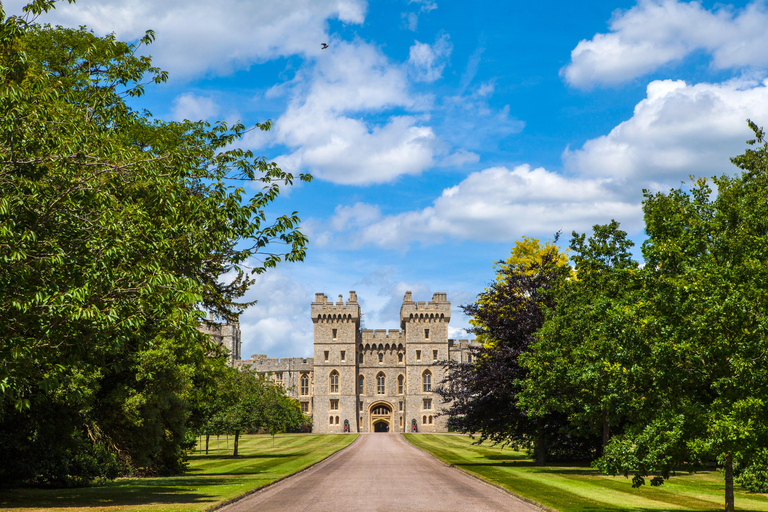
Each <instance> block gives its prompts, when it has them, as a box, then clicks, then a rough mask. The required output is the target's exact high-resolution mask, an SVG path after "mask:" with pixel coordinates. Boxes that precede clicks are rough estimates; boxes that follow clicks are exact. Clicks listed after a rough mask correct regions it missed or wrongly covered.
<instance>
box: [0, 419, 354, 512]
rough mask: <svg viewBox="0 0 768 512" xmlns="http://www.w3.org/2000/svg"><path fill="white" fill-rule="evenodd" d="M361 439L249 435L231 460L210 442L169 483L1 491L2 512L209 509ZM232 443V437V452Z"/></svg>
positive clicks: (131, 481)
mask: <svg viewBox="0 0 768 512" xmlns="http://www.w3.org/2000/svg"><path fill="white" fill-rule="evenodd" d="M356 437H357V435H355V434H349V435H332V434H299V435H285V436H277V437H275V447H274V448H272V437H270V436H244V437H243V438H241V439H240V448H239V453H240V454H239V455H238V457H237V458H234V457H232V456H231V455H226V452H225V447H226V444H225V440H224V438H223V437H222V438H221V439H220V441H219V447H220V452H219V453H218V454H217V453H216V438H215V437H214V438H211V443H210V445H209V448H212V449H213V450H212V451H211V450H210V449H209V455H193V456H192V457H191V458H190V461H189V462H190V464H189V469H190V470H189V471H188V472H187V473H186V474H185V475H183V476H177V477H168V478H122V479H118V480H116V481H114V482H110V483H108V484H106V485H104V486H102V487H88V488H84V489H12V490H6V491H0V510H13V511H16V512H22V511H24V512H27V511H29V512H31V511H42V510H45V511H60V512H75V511H78V510H87V511H88V512H97V511H102V510H103V511H108V512H117V511H126V510H137V511H152V512H156V511H158V512H159V511H193V510H206V509H208V508H210V507H212V506H214V505H216V504H217V503H220V502H222V501H225V500H228V499H230V498H234V497H236V496H239V495H241V494H243V493H246V492H248V491H250V490H251V489H254V488H256V487H260V486H262V485H266V484H269V483H271V482H274V481H275V480H277V479H279V478H282V477H284V476H286V475H290V474H291V473H295V472H297V471H299V470H301V469H304V468H306V467H307V466H310V465H312V464H314V463H315V462H318V461H320V460H322V459H324V458H326V457H328V456H329V455H331V454H332V453H334V452H336V451H338V450H340V449H341V448H344V447H345V446H347V445H349V444H350V443H351V442H352V441H354V440H355V438H356ZM232 441H233V438H232V437H230V438H229V453H232Z"/></svg>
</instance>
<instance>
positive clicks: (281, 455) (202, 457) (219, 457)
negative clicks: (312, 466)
mask: <svg viewBox="0 0 768 512" xmlns="http://www.w3.org/2000/svg"><path fill="white" fill-rule="evenodd" d="M306 455H309V454H308V453H290V454H287V453H277V454H258V455H237V456H235V455H215V454H212V455H192V456H190V457H189V460H190V462H191V461H201V462H202V461H206V460H248V459H279V458H285V457H304V456H306Z"/></svg>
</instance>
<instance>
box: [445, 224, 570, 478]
mask: <svg viewBox="0 0 768 512" xmlns="http://www.w3.org/2000/svg"><path fill="white" fill-rule="evenodd" d="M566 262H567V258H565V257H564V256H563V254H562V253H560V252H559V251H558V250H557V247H556V246H555V245H554V244H552V243H547V244H545V245H544V246H541V245H540V244H539V242H538V240H536V239H531V238H526V239H524V240H523V241H521V242H518V243H517V244H516V245H515V247H514V249H513V250H512V254H511V256H510V258H509V259H507V260H506V261H503V262H499V263H498V264H497V266H496V268H497V274H496V279H495V280H494V282H493V283H492V284H491V285H490V286H489V288H487V289H486V290H485V291H484V292H483V293H482V294H480V295H479V297H478V300H477V302H476V303H475V304H470V305H468V306H463V307H462V309H464V312H465V313H466V314H467V315H469V316H471V317H472V324H473V325H474V329H473V332H474V334H476V335H477V337H478V339H482V340H483V342H484V345H483V347H482V348H479V349H474V350H473V351H472V353H473V356H474V362H473V363H460V362H456V361H448V362H446V363H445V365H446V367H447V369H448V371H447V372H446V375H447V377H446V379H445V382H444V383H443V384H442V385H441V386H440V387H439V388H438V389H437V392H438V393H440V395H441V396H442V397H443V399H444V400H445V401H446V402H448V403H449V404H450V405H449V407H448V409H447V411H446V412H447V414H449V415H450V419H449V424H450V426H451V428H454V429H456V430H458V431H460V432H469V433H479V434H480V440H479V442H483V441H485V440H486V439H488V440H490V441H491V442H493V443H501V444H513V445H526V446H528V445H530V444H532V443H534V444H535V445H536V447H535V451H536V453H537V460H538V461H539V462H540V463H543V459H544V456H545V454H546V455H549V456H555V457H572V456H573V455H574V452H579V451H581V450H582V449H583V446H582V441H581V440H578V439H576V438H573V437H572V436H570V435H568V433H567V432H563V430H562V427H563V426H564V421H563V420H564V418H563V417H562V416H561V415H557V414H548V415H540V416H537V417H533V418H532V417H530V416H529V415H528V414H527V412H526V411H525V410H523V409H522V408H521V407H520V405H519V403H518V395H519V393H520V391H521V385H520V383H521V382H522V381H523V380H524V379H525V378H526V376H527V371H526V370H525V368H523V367H522V366H520V364H519V358H520V357H521V356H522V355H523V354H525V353H526V352H528V350H529V347H530V344H531V343H532V341H533V336H534V333H535V332H536V331H537V330H538V329H539V328H540V327H541V325H542V323H543V322H544V311H545V310H546V309H547V308H551V307H553V306H554V302H553V300H552V295H551V294H549V293H548V291H549V290H551V289H552V288H553V287H554V286H556V285H557V283H558V282H560V281H562V280H564V279H565V278H566V277H567V276H568V275H569V274H570V267H569V266H568V265H567V263H566Z"/></svg>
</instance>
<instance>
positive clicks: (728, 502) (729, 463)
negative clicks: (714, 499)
mask: <svg viewBox="0 0 768 512" xmlns="http://www.w3.org/2000/svg"><path fill="white" fill-rule="evenodd" d="M735 509H736V504H735V501H734V498H733V454H732V453H727V454H726V455H725V512H734V510H735Z"/></svg>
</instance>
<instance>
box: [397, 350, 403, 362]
mask: <svg viewBox="0 0 768 512" xmlns="http://www.w3.org/2000/svg"><path fill="white" fill-rule="evenodd" d="M397 362H398V363H402V362H403V353H402V352H399V353H398V354H397Z"/></svg>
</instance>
